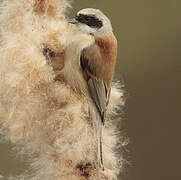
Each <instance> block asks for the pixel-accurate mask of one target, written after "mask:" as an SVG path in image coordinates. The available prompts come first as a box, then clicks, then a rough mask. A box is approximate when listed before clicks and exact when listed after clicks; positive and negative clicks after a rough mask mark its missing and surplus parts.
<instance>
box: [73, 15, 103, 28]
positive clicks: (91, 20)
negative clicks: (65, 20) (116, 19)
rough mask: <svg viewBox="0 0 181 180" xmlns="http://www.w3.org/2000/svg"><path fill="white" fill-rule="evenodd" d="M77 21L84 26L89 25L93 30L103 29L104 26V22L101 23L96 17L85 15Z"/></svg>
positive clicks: (77, 18)
mask: <svg viewBox="0 0 181 180" xmlns="http://www.w3.org/2000/svg"><path fill="white" fill-rule="evenodd" d="M75 19H76V20H77V21H78V22H80V23H83V24H87V25H88V26H90V27H92V28H98V29H99V28H101V27H102V26H103V23H102V21H100V20H99V19H98V18H97V17H96V16H95V15H84V14H79V15H78V16H76V17H75Z"/></svg>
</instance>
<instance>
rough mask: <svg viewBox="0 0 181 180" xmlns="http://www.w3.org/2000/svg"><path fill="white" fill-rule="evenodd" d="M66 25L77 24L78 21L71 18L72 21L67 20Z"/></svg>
mask: <svg viewBox="0 0 181 180" xmlns="http://www.w3.org/2000/svg"><path fill="white" fill-rule="evenodd" d="M68 23H70V24H77V23H78V21H77V20H76V19H75V18H73V19H69V20H68Z"/></svg>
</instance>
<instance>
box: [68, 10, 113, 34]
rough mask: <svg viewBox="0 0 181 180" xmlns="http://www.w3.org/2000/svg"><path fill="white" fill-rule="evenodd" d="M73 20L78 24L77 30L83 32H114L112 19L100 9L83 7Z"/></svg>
mask: <svg viewBox="0 0 181 180" xmlns="http://www.w3.org/2000/svg"><path fill="white" fill-rule="evenodd" d="M71 22H72V23H74V24H76V25H77V30H78V31H79V32H82V33H87V34H93V35H99V34H103V33H104V34H107V33H112V25H111V22H110V20H109V19H108V18H107V17H106V16H105V15H104V14H103V13H102V12H101V11H100V10H99V9H93V8H86V9H82V10H80V11H79V12H78V13H77V15H76V16H75V19H74V20H73V21H71Z"/></svg>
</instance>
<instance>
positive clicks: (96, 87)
mask: <svg viewBox="0 0 181 180" xmlns="http://www.w3.org/2000/svg"><path fill="white" fill-rule="evenodd" d="M100 58H101V57H100V54H99V51H98V50H97V47H96V46H95V45H92V46H91V47H89V48H87V49H85V50H83V52H82V55H81V66H82V69H83V74H84V77H85V79H86V81H87V85H88V89H89V93H90V96H91V98H92V100H93V101H94V103H95V104H96V107H97V109H98V111H99V113H100V116H101V119H102V122H103V123H104V120H105V119H104V118H105V111H106V106H107V104H108V100H109V94H110V83H109V82H107V81H105V80H104V79H103V78H102V77H101V75H100V72H101V68H102V64H101V62H100Z"/></svg>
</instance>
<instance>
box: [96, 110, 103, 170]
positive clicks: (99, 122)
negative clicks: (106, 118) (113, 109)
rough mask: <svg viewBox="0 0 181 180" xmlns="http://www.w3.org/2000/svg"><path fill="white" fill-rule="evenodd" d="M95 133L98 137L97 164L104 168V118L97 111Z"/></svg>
mask: <svg viewBox="0 0 181 180" xmlns="http://www.w3.org/2000/svg"><path fill="white" fill-rule="evenodd" d="M94 124H95V131H96V132H95V133H96V138H97V164H98V167H99V168H102V169H103V170H104V165H103V154H102V125H103V124H102V119H101V117H100V114H99V112H96V118H95V123H94Z"/></svg>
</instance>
